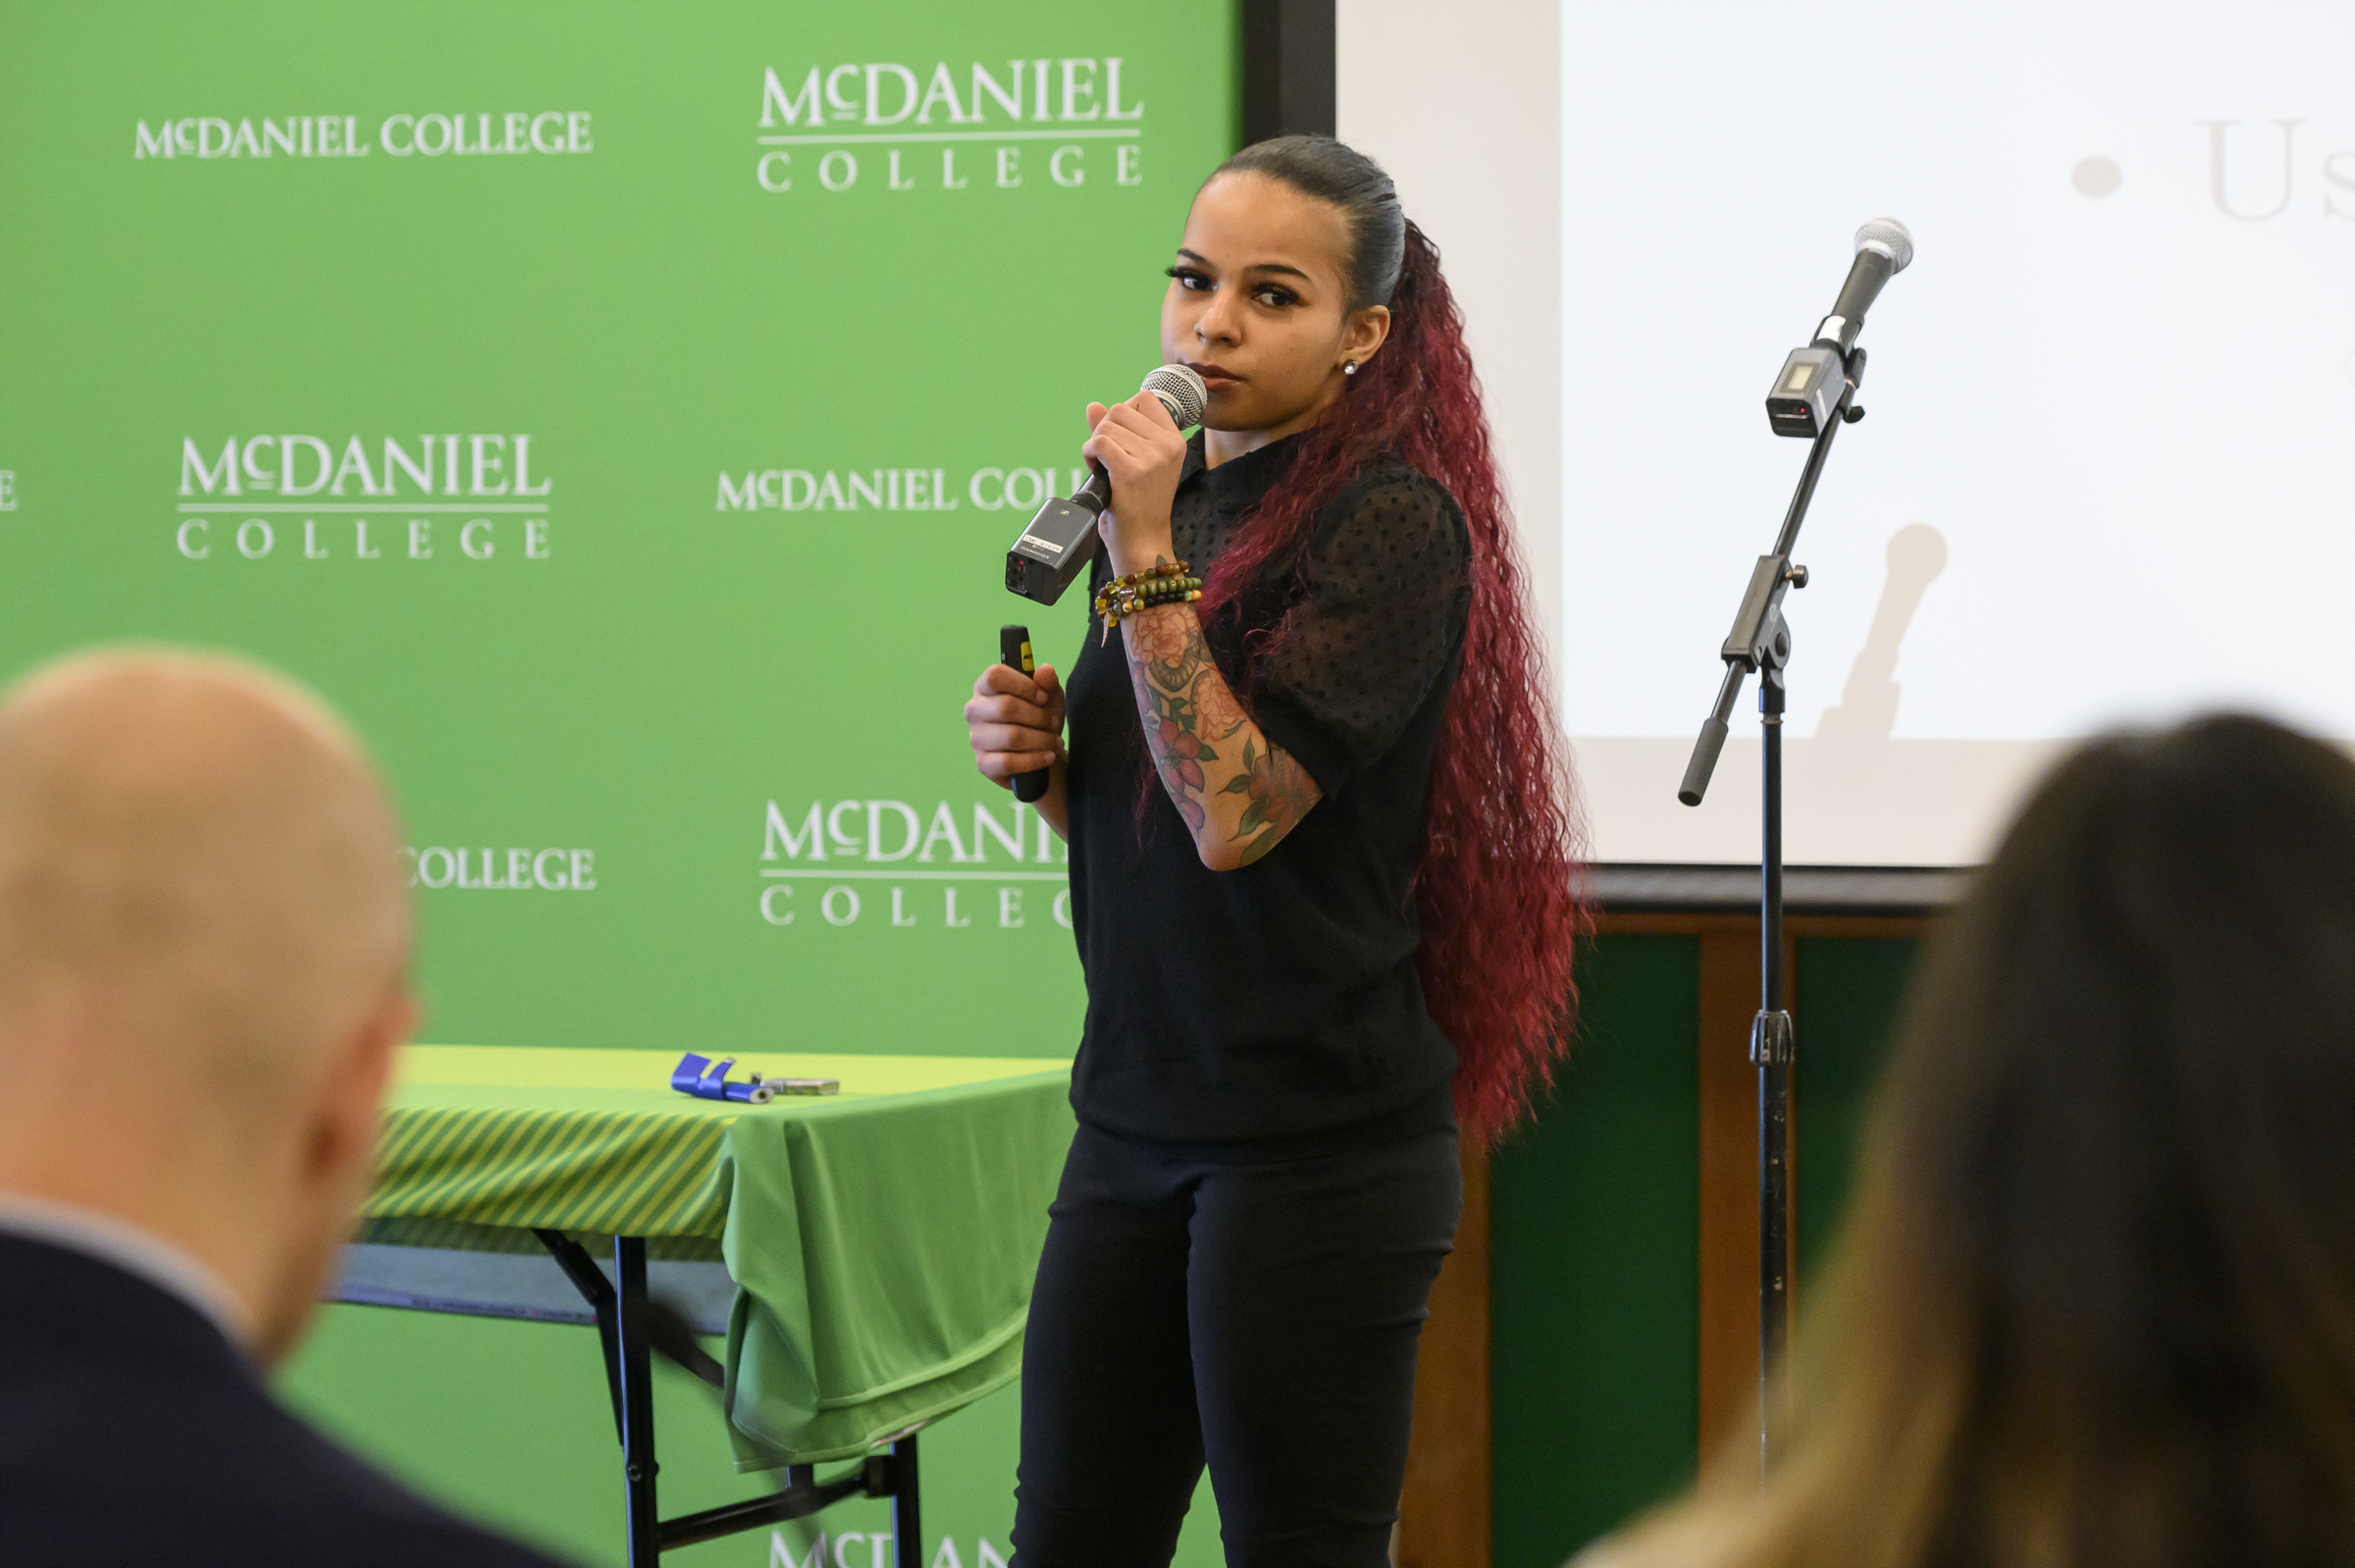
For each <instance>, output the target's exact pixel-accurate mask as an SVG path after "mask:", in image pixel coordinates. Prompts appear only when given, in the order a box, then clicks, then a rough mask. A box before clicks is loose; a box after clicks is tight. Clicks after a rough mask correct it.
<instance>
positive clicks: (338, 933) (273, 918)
mask: <svg viewBox="0 0 2355 1568" xmlns="http://www.w3.org/2000/svg"><path fill="white" fill-rule="evenodd" d="M398 844H399V838H398V834H397V831H396V828H395V825H394V819H393V814H392V807H391V805H390V803H389V802H388V801H387V799H386V796H385V792H384V790H383V788H382V787H381V786H380V785H379V784H378V782H377V780H376V778H375V775H374V773H373V771H372V770H371V768H370V766H369V763H368V761H367V759H366V758H365V757H364V756H363V755H362V754H361V752H360V749H359V747H358V746H357V744H356V743H355V742H354V741H353V740H352V738H351V736H350V735H349V733H348V732H347V731H346V730H345V729H344V728H343V726H342V725H341V724H340V722H339V721H338V720H337V719H336V717H335V716H334V715H333V714H332V713H331V712H329V711H328V709H327V708H326V707H325V706H323V705H322V704H321V703H319V702H318V701H317V700H316V699H314V698H311V697H310V696H308V695H307V694H305V693H303V692H301V691H299V690H297V689H295V688H294V687H292V686H290V685H288V683H286V682H284V681H282V680H280V679H278V678H277V677H275V676H272V675H270V674H267V673H266V672H264V671H261V670H259V669H256V668H253V667H251V666H248V665H245V664H241V663H238V662H235V661H233V660H230V659H226V658H216V657H202V656H196V655H191V654H184V653H162V652H143V651H126V652H114V653H96V654H90V655H85V656H81V657H78V658H73V659H68V660H65V661H63V662H60V663H56V664H53V665H50V666H49V667H47V668H45V669H42V670H40V671H37V672H36V673H34V674H33V675H31V676H30V677H28V678H27V679H26V680H24V681H23V682H21V683H19V684H18V685H17V686H16V687H15V688H14V689H13V690H12V691H10V692H8V693H7V694H6V695H5V698H4V699H0V1195H11V1194H13V1195H16V1196H19V1197H22V1198H28V1199H31V1200H35V1201H38V1202H47V1203H53V1204H59V1205H68V1206H72V1207H73V1208H76V1209H79V1210H83V1211H87V1212H92V1213H96V1214H98V1215H101V1216H104V1217H107V1218H109V1219H112V1220H115V1221H119V1222H122V1223H124V1224H127V1225H130V1226H132V1227H136V1228H139V1229H141V1230H144V1231H145V1232H147V1233H148V1234H150V1235H152V1236H154V1237H155V1238H157V1239H159V1240H161V1241H163V1242H165V1243H167V1244H168V1245H170V1246H171V1247H174V1248H177V1249H178V1250H179V1251H180V1252H182V1253H183V1254H185V1255H186V1256H187V1257H190V1258H193V1259H194V1260H196V1261H197V1262H199V1263H201V1264H203V1265H204V1266H205V1267H207V1268H208V1269H209V1270H210V1271H211V1272H212V1273H213V1274H214V1275H215V1276H217V1278H218V1281H219V1282H220V1283H221V1284H223V1285H225V1286H226V1287H227V1293H228V1294H229V1295H230V1296H231V1297H232V1298H233V1300H232V1302H231V1303H230V1306H231V1311H232V1313H233V1315H234V1317H235V1325H236V1328H237V1330H238V1331H239V1335H240V1337H241V1338H242V1339H243V1340H244V1343H245V1346H246V1348H247V1349H248V1351H249V1352H250V1353H251V1354H253V1355H254V1356H255V1357H256V1359H258V1360H260V1361H262V1362H264V1363H265V1364H266V1363H270V1362H274V1361H276V1360H278V1359H279V1358H280V1357H282V1356H283V1355H284V1354H285V1353H286V1352H287V1351H288V1349H289V1348H290V1347H291V1346H292V1345H293V1343H294V1341H295V1339H296V1338H297V1337H298V1336H299V1334H300V1332H301V1329H302V1326H303V1324H304V1322H305V1321H306V1320H307V1318H308V1317H309V1315H310V1312H311V1309H312V1305H313V1303H315V1302H316V1301H317V1300H318V1297H319V1293H320V1290H321V1287H322V1285H323V1284H324V1282H325V1280H326V1277H327V1273H328V1270H329V1268H330V1266H331V1264H332V1261H333V1258H334V1255H335V1250H336V1246H337V1243H338V1242H340V1240H341V1239H342V1238H343V1237H344V1235H345V1234H346V1233H347V1231H348V1229H349V1228H350V1226H351V1223H352V1217H353V1215H354V1213H355V1210H356V1208H357V1205H358V1203H359V1200H360V1198H361V1196H362V1194H363V1191H364V1187H365V1183H366V1180H367V1176H368V1168H369V1159H370V1154H371V1150H372V1146H373V1143H374V1138H375V1131H376V1120H377V1113H378V1106H379V1102H380V1100H381V1099H382V1096H383V1092H384V1087H385V1082H386V1079H387V1077H388V1075H389V1073H390V1071H391V1067H392V1056H393V1052H394V1050H395V1049H396V1047H397V1046H398V1045H399V1043H400V1041H401V1040H402V1038H403V1037H404V1036H405V1035H406V1033H407V1031H408V1028H409V1026H410V1024H411V1022H412V1021H413V1019H414V1010H413V1007H412V1005H411V1002H410V1000H409V992H408V985H407V973H408V963H409V948H410V915H409V904H408V895H407V893H406V891H405V890H404V879H403V876H402V874H401V870H400V865H399V859H398Z"/></svg>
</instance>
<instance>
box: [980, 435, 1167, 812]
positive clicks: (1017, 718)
mask: <svg viewBox="0 0 2355 1568" xmlns="http://www.w3.org/2000/svg"><path fill="white" fill-rule="evenodd" d="M1087 424H1088V430H1089V435H1088V439H1087V442H1086V444H1083V445H1082V446H1081V447H1080V448H1079V451H1080V454H1081V455H1082V456H1084V457H1086V458H1087V459H1088V460H1089V461H1091V462H1094V463H1098V464H1100V465H1102V467H1103V469H1104V472H1105V474H1106V475H1107V476H1108V477H1109V478H1110V479H1111V481H1112V498H1113V504H1112V505H1111V506H1109V507H1107V508H1106V509H1105V510H1104V512H1103V513H1102V515H1101V516H1100V517H1099V518H1098V519H1097V522H1096V530H1097V533H1098V535H1099V536H1100V537H1101V538H1102V539H1103V541H1104V548H1105V549H1106V551H1107V552H1108V553H1109V555H1110V558H1111V562H1112V569H1113V571H1114V573H1115V574H1117V575H1121V576H1126V575H1128V574H1130V573H1133V572H1139V571H1142V570H1144V569H1145V568H1146V567H1149V566H1152V565H1154V564H1156V563H1158V562H1160V561H1165V560H1171V559H1174V558H1175V556H1176V546H1175V545H1174V544H1173V543H1172V542H1171V538H1170V506H1171V503H1172V502H1173V501H1175V500H1176V499H1177V497H1178V475H1179V474H1180V473H1181V472H1183V470H1184V468H1185V437H1184V435H1183V434H1182V433H1180V432H1179V430H1178V426H1177V423H1176V422H1175V421H1174V420H1172V419H1171V417H1170V411H1169V409H1168V408H1167V407H1166V406H1164V405H1163V403H1162V400H1161V399H1160V398H1159V397H1157V396H1155V395H1154V394H1153V393H1152V392H1138V393H1137V394H1136V395H1135V396H1134V397H1131V398H1129V399H1128V400H1127V401H1126V402H1123V403H1115V404H1114V405H1113V406H1111V407H1110V408H1107V407H1105V406H1104V405H1103V404H1102V403H1090V404H1088V405H1087ZM1063 717H1064V698H1063V682H1062V680H1061V679H1060V678H1059V677H1058V676H1057V674H1056V672H1055V667H1054V666H1053V665H1051V664H1041V665H1039V666H1038V670H1037V673H1036V674H1033V675H1025V674H1023V673H1022V672H1021V670H1019V669H1016V668H1014V667H1013V666H1012V665H1010V664H1004V663H998V664H992V665H990V666H989V667H988V668H986V669H984V670H983V671H982V672H981V674H980V678H979V679H977V680H975V681H974V682H973V695H972V697H971V698H970V700H968V702H967V703H966V705H965V725H966V732H967V735H968V739H969V740H970V741H971V743H972V748H973V766H974V767H975V768H977V769H979V770H980V773H981V776H982V777H983V778H985V779H988V780H989V781H990V782H991V783H993V784H995V785H997V786H998V787H999V788H1001V789H1011V788H1013V780H1014V779H1015V778H1016V777H1017V776H1018V775H1020V774H1023V773H1031V772H1036V771H1037V770H1039V769H1040V768H1052V769H1053V772H1052V774H1051V775H1050V778H1051V782H1050V783H1049V784H1048V787H1047V793H1046V796H1045V798H1043V799H1042V800H1040V801H1039V802H1038V812H1039V815H1040V816H1042V817H1044V818H1045V819H1046V820H1047V821H1048V822H1049V823H1050V824H1052V825H1053V826H1054V828H1055V830H1056V832H1058V833H1062V832H1063V831H1064V830H1065V828H1064V822H1065V817H1064V768H1063V763H1064V757H1065V753H1064V746H1063Z"/></svg>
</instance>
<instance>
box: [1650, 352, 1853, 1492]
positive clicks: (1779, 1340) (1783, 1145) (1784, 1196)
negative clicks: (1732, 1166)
mask: <svg viewBox="0 0 2355 1568" xmlns="http://www.w3.org/2000/svg"><path fill="white" fill-rule="evenodd" d="M1845 366H1846V373H1845V380H1846V383H1847V385H1846V386H1845V387H1844V388H1843V389H1842V391H1841V393H1840V400H1839V402H1838V403H1836V404H1835V405H1834V406H1833V409H1832V417H1831V418H1829V419H1827V420H1825V421H1824V426H1823V430H1822V432H1821V433H1820V434H1819V435H1817V436H1816V437H1815V439H1814V443H1813V444H1812V445H1810V446H1809V448H1808V450H1807V461H1806V466H1805V468H1803V469H1802V470H1801V471H1800V476H1799V490H1798V492H1797V493H1796V494H1795V495H1793V497H1791V506H1790V509H1789V510H1788V511H1786V512H1785V513H1784V514H1783V528H1782V532H1781V533H1779V534H1777V535H1776V536H1775V540H1774V553H1772V554H1771V555H1761V556H1759V557H1758V563H1757V565H1756V566H1755V567H1754V568H1753V570H1752V572H1751V575H1750V587H1749V588H1748V589H1746V590H1745V591H1744V592H1743V595H1742V607H1741V608H1740V609H1739V610H1737V611H1736V612H1735V614H1734V629H1733V630H1732V631H1731V632H1729V633H1728V634H1727V635H1726V639H1725V646H1724V647H1723V648H1722V649H1720V650H1719V651H1718V652H1719V656H1720V657H1722V658H1723V659H1724V660H1725V680H1724V683H1723V684H1722V685H1721V686H1719V687H1718V689H1717V704H1716V706H1715V707H1714V708H1713V709H1712V710H1711V711H1710V713H1709V717H1708V720H1707V722H1706V723H1704V724H1702V725H1701V738H1700V739H1699V740H1697V741H1696V742H1694V745H1693V758H1692V760H1691V761H1689V762H1688V763H1686V765H1685V781H1684V783H1683V784H1682V785H1680V786H1679V787H1678V789H1677V792H1676V798H1677V799H1678V800H1680V801H1682V802H1683V803H1684V804H1685V805H1687V806H1699V805H1700V804H1701V796H1702V795H1704V794H1706V793H1707V791H1708V787H1709V775H1710V774H1711V773H1712V772H1713V771H1715V769H1716V766H1717V754H1718V753H1719V751H1721V750H1722V749H1723V748H1724V746H1725V738H1726V734H1727V732H1728V729H1729V727H1730V725H1729V720H1730V718H1731V716H1732V714H1733V711H1734V700H1735V699H1736V698H1737V697H1739V696H1741V694H1742V683H1743V682H1744V681H1745V680H1747V679H1749V677H1751V676H1752V675H1753V674H1754V675H1756V676H1757V677H1758V724H1759V731H1758V735H1759V741H1760V746H1761V750H1760V754H1759V758H1758V783H1759V793H1760V796H1761V802H1760V804H1761V811H1760V823H1759V827H1760V833H1759V840H1760V842H1759V856H1758V938H1759V946H1758V970H1759V979H1760V983H1759V1006H1758V1015H1757V1017H1756V1018H1755V1019H1753V1020H1752V1021H1751V1026H1750V1060H1751V1061H1752V1062H1753V1064H1755V1066H1756V1067H1757V1070H1758V1391H1759V1401H1758V1408H1759V1412H1760V1416H1761V1420H1760V1423H1759V1432H1758V1464H1759V1471H1760V1475H1761V1477H1763V1476H1764V1475H1765V1474H1767V1473H1768V1472H1770V1471H1771V1470H1772V1468H1773V1463H1774V1459H1775V1448H1776V1445H1777V1443H1778V1441H1779V1440H1780V1437H1781V1434H1780V1433H1779V1432H1778V1431H1777V1430H1776V1429H1777V1423H1776V1421H1775V1420H1774V1411H1773V1404H1772V1400H1773V1385H1772V1382H1771V1380H1772V1378H1773V1376H1774V1374H1775V1373H1776V1372H1777V1371H1779V1370H1780V1369H1781V1368H1782V1366H1783V1364H1784V1358H1785V1356H1786V1355H1787V1353H1788V1352H1789V1349H1790V1301H1791V1071H1792V1067H1793V1065H1794V1062H1795V1059H1796V1056H1797V1039H1796V1037H1795V1036H1794V1034H1793V1031H1792V1027H1791V1013H1790V1010H1789V1009H1788V1008H1787V1007H1786V1006H1785V997H1784V981H1785V976H1784V974H1783V699H1784V695H1785V687H1784V681H1783V669H1784V666H1785V665H1787V664H1788V663H1789V662H1790V660H1791V628H1790V627H1789V625H1787V624H1786V623H1785V622H1784V620H1783V595H1784V594H1785V593H1786V592H1787V591H1789V590H1791V589H1794V588H1805V587H1806V586H1807V569H1806V568H1805V566H1795V565H1793V564H1792V561H1791V551H1792V550H1793V549H1795V548H1797V546H1798V544H1799V527H1800V524H1801V523H1803V522H1805V520H1806V515H1807V503H1808V502H1809V501H1810V500H1812V499H1813V498H1814V497H1815V482H1816V481H1817V480H1818V479H1820V478H1822V477H1823V465H1824V460H1825V459H1826V458H1828V457H1829V456H1830V455H1831V451H1832V438H1833V437H1835V436H1837V435H1839V434H1840V427H1841V426H1842V425H1844V424H1854V423H1856V422H1857V421H1858V420H1859V419H1862V418H1863V417H1864V410H1863V409H1861V408H1858V407H1854V406H1852V405H1853V403H1854V400H1855V398H1856V395H1857V385H1858V383H1859V382H1861V381H1862V380H1863V379H1864V350H1863V349H1861V348H1852V349H1851V350H1849V352H1848V355H1847V358H1846V361H1845Z"/></svg>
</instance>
